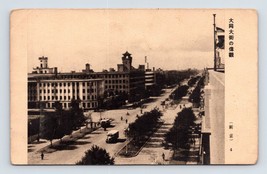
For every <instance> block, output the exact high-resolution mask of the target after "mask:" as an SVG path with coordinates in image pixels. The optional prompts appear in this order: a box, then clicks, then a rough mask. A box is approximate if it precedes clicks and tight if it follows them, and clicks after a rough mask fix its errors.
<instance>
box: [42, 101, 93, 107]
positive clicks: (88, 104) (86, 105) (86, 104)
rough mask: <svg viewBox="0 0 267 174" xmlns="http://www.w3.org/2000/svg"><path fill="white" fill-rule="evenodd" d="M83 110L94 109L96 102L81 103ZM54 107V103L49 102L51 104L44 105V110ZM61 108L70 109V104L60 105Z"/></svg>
mask: <svg viewBox="0 0 267 174" xmlns="http://www.w3.org/2000/svg"><path fill="white" fill-rule="evenodd" d="M82 106H83V108H95V107H97V102H92V103H82ZM54 107H55V103H54V102H51V103H46V108H54ZM62 107H63V108H70V107H71V103H62Z"/></svg>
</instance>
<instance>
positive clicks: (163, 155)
mask: <svg viewBox="0 0 267 174" xmlns="http://www.w3.org/2000/svg"><path fill="white" fill-rule="evenodd" d="M162 159H163V160H164V161H165V154H164V153H162Z"/></svg>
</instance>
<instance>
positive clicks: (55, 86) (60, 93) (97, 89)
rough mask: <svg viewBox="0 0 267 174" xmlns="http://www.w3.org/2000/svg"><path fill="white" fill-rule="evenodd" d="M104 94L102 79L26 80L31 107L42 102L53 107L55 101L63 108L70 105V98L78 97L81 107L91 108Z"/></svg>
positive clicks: (45, 105)
mask: <svg viewBox="0 0 267 174" xmlns="http://www.w3.org/2000/svg"><path fill="white" fill-rule="evenodd" d="M103 95H104V81H103V80H102V79H69V80H61V79H48V80H29V81H28V103H29V105H31V107H34V106H38V103H40V102H41V103H43V104H44V107H45V108H54V104H55V102H56V101H60V103H62V107H63V108H64V109H68V108H70V106H71V100H72V99H76V100H77V99H80V100H81V103H80V104H81V107H82V108H84V109H93V108H96V107H98V101H99V98H101V97H103Z"/></svg>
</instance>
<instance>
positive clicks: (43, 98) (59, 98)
mask: <svg viewBox="0 0 267 174" xmlns="http://www.w3.org/2000/svg"><path fill="white" fill-rule="evenodd" d="M29 99H30V100H31V99H34V97H29ZM39 99H40V100H41V101H46V100H50V99H51V100H71V96H40V97H39ZM96 99H97V97H96V95H92V96H91V97H90V96H89V95H88V96H83V100H96Z"/></svg>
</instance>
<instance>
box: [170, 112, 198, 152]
mask: <svg viewBox="0 0 267 174" xmlns="http://www.w3.org/2000/svg"><path fill="white" fill-rule="evenodd" d="M195 120H196V117H195V115H194V113H193V110H192V108H184V109H183V110H182V111H181V112H179V113H178V115H177V116H176V118H175V120H174V124H173V127H172V128H171V129H170V131H169V132H168V133H167V134H165V142H166V143H167V144H172V147H173V148H174V149H177V148H187V147H188V142H189V138H190V136H189V135H190V131H189V129H190V127H191V126H193V125H194V121H195Z"/></svg>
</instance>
